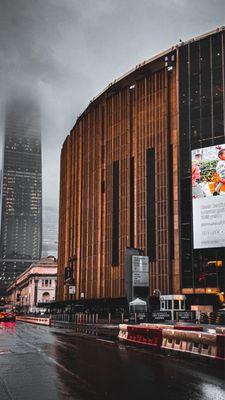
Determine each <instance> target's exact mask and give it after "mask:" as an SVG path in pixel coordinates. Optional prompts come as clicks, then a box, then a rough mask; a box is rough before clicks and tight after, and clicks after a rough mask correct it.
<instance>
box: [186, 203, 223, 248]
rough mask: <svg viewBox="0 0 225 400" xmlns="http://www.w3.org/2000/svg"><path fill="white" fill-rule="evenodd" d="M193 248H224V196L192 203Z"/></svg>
mask: <svg viewBox="0 0 225 400" xmlns="http://www.w3.org/2000/svg"><path fill="white" fill-rule="evenodd" d="M193 227H194V248H195V249H204V248H210V247H225V196H215V197H205V198H201V199H195V200H194V201H193Z"/></svg>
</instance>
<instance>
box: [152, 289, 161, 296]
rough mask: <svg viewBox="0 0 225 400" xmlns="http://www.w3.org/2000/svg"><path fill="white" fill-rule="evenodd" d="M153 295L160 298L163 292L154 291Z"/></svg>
mask: <svg viewBox="0 0 225 400" xmlns="http://www.w3.org/2000/svg"><path fill="white" fill-rule="evenodd" d="M153 294H155V295H157V294H158V296H159V297H160V296H161V295H162V293H161V291H160V290H159V289H155V290H153Z"/></svg>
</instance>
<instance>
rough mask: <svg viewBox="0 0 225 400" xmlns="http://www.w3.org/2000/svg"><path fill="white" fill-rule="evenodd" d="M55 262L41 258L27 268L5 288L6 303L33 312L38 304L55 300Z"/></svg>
mask: <svg viewBox="0 0 225 400" xmlns="http://www.w3.org/2000/svg"><path fill="white" fill-rule="evenodd" d="M56 279H57V261H56V259H55V257H53V256H49V257H46V258H42V259H41V260H40V261H38V262H35V263H33V264H31V265H30V266H29V268H27V270H26V271H24V272H23V273H22V274H21V275H19V276H18V278H17V279H16V280H15V281H14V282H13V283H12V284H11V285H10V286H9V287H8V288H7V296H6V299H7V301H8V302H9V303H10V304H12V305H13V306H14V307H16V308H19V309H22V310H26V311H35V310H36V306H37V305H38V303H48V302H50V301H54V300H55V293H56Z"/></svg>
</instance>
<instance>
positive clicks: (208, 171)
mask: <svg viewBox="0 0 225 400" xmlns="http://www.w3.org/2000/svg"><path fill="white" fill-rule="evenodd" d="M192 206H193V207H192V208H193V235H194V248H195V249H204V248H209V247H225V144H223V145H220V146H210V147H205V148H201V149H197V150H192Z"/></svg>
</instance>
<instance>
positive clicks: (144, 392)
mask: <svg viewBox="0 0 225 400" xmlns="http://www.w3.org/2000/svg"><path fill="white" fill-rule="evenodd" d="M54 351H55V358H56V359H57V362H58V366H57V371H58V374H59V378H60V380H61V383H62V384H64V387H66V388H67V393H68V394H70V395H72V394H75V393H76V395H79V396H82V397H81V398H82V399H89V400H90V399H106V398H107V399H110V400H118V399H129V400H134V399H135V400H136V399H139V398H141V399H142V398H143V399H144V397H146V396H147V397H148V398H149V399H155V398H157V399H163V400H164V399H166V400H170V399H171V400H172V399H173V400H183V399H184V400H189V399H190V400H206V399H212V398H215V399H216V400H224V398H225V384H224V368H222V370H217V371H215V369H214V367H212V366H207V365H202V364H198V363H197V362H195V361H190V362H187V361H185V360H179V359H176V358H174V357H168V356H166V355H161V354H157V353H154V352H149V351H148V352H147V351H145V350H137V349H134V348H128V347H125V346H121V345H117V344H107V343H103V342H98V341H96V342H93V341H87V340H84V339H80V338H75V337H71V336H69V337H68V336H64V335H57V340H56V346H55V349H54ZM215 394H216V397H215Z"/></svg>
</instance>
